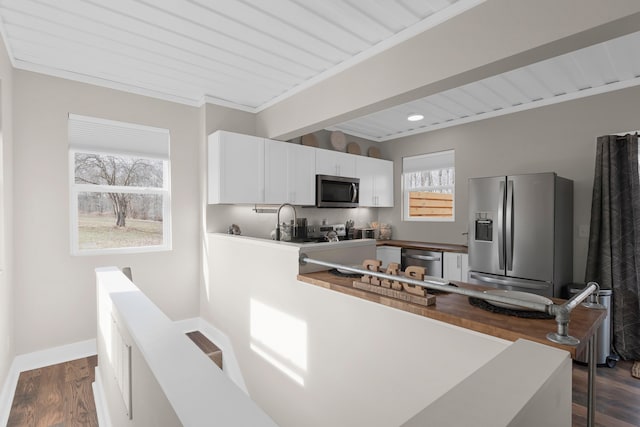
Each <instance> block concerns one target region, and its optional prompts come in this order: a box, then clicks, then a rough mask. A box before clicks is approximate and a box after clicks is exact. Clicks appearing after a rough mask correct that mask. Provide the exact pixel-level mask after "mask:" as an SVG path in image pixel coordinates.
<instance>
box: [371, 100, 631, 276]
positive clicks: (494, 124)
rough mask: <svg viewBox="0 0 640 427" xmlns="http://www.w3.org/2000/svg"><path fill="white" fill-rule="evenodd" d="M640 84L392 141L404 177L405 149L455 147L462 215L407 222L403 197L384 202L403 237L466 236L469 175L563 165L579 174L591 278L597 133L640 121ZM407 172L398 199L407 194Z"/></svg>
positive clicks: (581, 263)
mask: <svg viewBox="0 0 640 427" xmlns="http://www.w3.org/2000/svg"><path fill="white" fill-rule="evenodd" d="M638 111H640V87H634V88H630V89H624V90H620V91H616V92H611V93H607V94H603V95H597V96H592V97H588V98H583V99H580V100H576V101H570V102H565V103H561V104H556V105H552V106H547V107H543V108H538V109H533V110H528V111H524V112H520V113H515V114H509V115H507V116H502V117H497V118H493V119H488V120H483V121H478V122H475V123H469V124H465V125H460V126H455V127H451V128H447V129H442V130H438V131H434V132H429V133H424V134H420V135H415V136H411V137H407V138H402V139H397V140H394V141H389V142H386V143H384V145H383V146H382V150H383V152H384V153H385V154H386V155H387V156H389V158H392V159H393V160H394V173H395V176H396V177H399V176H400V174H401V170H402V157H405V156H412V155H416V154H423V153H430V152H435V151H441V150H447V149H452V148H453V149H455V163H456V194H455V211H456V221H455V222H449V223H447V222H433V223H429V222H401V221H400V218H401V205H400V203H396V206H395V207H394V208H387V209H382V208H381V209H379V212H378V215H379V219H380V221H382V222H390V223H391V224H393V236H394V238H397V239H407V240H424V241H429V242H442V243H459V244H466V241H467V240H466V236H463V235H462V233H464V232H466V231H467V217H468V213H467V181H468V179H469V178H473V177H482V176H497V175H506V174H518V173H534V172H556V173H558V175H559V176H562V177H565V178H569V179H572V180H573V181H574V232H573V234H574V265H573V275H574V281H582V280H584V273H585V266H586V256H587V245H588V238H587V237H580V236H579V234H578V231H579V227H580V226H581V225H582V226H587V227H588V225H589V221H590V216H591V192H592V188H593V173H594V167H595V147H596V138H597V137H598V136H600V135H606V134H611V133H619V132H626V131H635V130H636V129H638V128H639V127H640V122H639V121H638ZM400 184H401V183H400V179H398V178H397V179H396V181H395V200H396V201H400V200H402V198H401V193H400Z"/></svg>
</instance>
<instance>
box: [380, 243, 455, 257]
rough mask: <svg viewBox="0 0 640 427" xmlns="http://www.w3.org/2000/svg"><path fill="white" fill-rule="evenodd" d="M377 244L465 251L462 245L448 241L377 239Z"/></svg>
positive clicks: (427, 249) (428, 249) (429, 249)
mask: <svg viewBox="0 0 640 427" xmlns="http://www.w3.org/2000/svg"><path fill="white" fill-rule="evenodd" d="M377 245H378V246H396V247H399V248H408V249H422V250H425V251H443V252H454V253H461V254H466V253H467V247H466V246H464V245H452V244H448V243H431V242H413V241H411V240H378V242H377Z"/></svg>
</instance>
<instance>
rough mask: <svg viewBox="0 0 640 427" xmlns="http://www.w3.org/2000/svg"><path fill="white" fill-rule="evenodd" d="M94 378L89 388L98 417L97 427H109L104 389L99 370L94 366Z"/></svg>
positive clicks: (109, 419) (109, 420)
mask: <svg viewBox="0 0 640 427" xmlns="http://www.w3.org/2000/svg"><path fill="white" fill-rule="evenodd" d="M95 376H96V377H95V378H96V380H95V381H94V383H93V384H91V388H92V389H93V400H94V401H95V403H96V415H97V417H98V425H99V426H100V427H111V426H112V425H113V424H111V417H110V416H109V405H108V404H107V400H106V398H105V396H104V392H103V390H104V388H103V387H102V375H101V374H100V369H98V367H97V366H96V368H95Z"/></svg>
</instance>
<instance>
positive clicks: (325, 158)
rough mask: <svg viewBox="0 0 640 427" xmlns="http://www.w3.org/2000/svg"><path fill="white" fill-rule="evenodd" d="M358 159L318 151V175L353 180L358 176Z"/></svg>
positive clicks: (345, 154)
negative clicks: (343, 177)
mask: <svg viewBox="0 0 640 427" xmlns="http://www.w3.org/2000/svg"><path fill="white" fill-rule="evenodd" d="M356 157H358V156H354V155H353V154H347V153H341V152H339V151H331V150H323V149H318V150H316V173H317V174H318V175H334V176H345V177H350V178H353V177H355V176H356Z"/></svg>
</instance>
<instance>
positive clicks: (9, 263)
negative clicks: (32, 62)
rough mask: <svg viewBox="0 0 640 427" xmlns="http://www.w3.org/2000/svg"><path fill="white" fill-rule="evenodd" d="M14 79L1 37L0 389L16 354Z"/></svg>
mask: <svg viewBox="0 0 640 427" xmlns="http://www.w3.org/2000/svg"><path fill="white" fill-rule="evenodd" d="M12 81H13V70H12V68H11V63H10V62H9V58H8V57H7V51H6V49H5V46H4V43H3V41H2V40H0V126H1V127H0V270H2V271H1V272H0V390H1V389H2V386H1V384H3V383H4V380H5V378H6V376H7V372H8V370H9V366H10V365H11V361H12V360H13V356H14V354H15V346H14V336H15V335H14V332H15V329H14V310H13V307H14V304H13V294H14V288H15V286H14V280H13V260H14V256H13V161H12V159H13V118H12V115H13V106H12V104H13V101H12V97H13V83H12Z"/></svg>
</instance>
